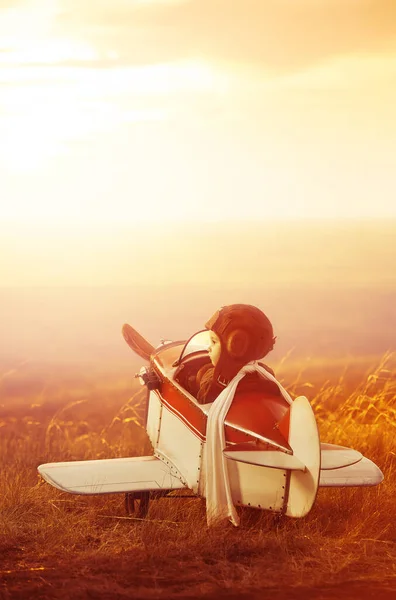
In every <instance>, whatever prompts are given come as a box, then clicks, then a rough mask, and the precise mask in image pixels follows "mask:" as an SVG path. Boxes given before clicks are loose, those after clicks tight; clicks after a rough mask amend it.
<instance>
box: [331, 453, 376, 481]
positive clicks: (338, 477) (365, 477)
mask: <svg viewBox="0 0 396 600" xmlns="http://www.w3.org/2000/svg"><path fill="white" fill-rule="evenodd" d="M383 478H384V476H383V474H382V471H381V470H380V469H379V468H378V467H377V465H376V464H374V463H373V462H372V461H371V460H370V459H368V458H366V457H364V456H363V457H362V458H361V459H360V460H359V461H358V462H356V463H354V464H352V465H348V466H347V467H341V468H338V469H327V470H324V471H321V472H320V480H319V485H320V487H358V486H368V485H378V484H379V483H381V481H382V480H383Z"/></svg>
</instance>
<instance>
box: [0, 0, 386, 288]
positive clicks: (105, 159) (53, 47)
mask: <svg viewBox="0 0 396 600" xmlns="http://www.w3.org/2000/svg"><path fill="white" fill-rule="evenodd" d="M395 106H396V3H395V2H394V0H298V1H296V0H232V1H231V0H195V1H193V0H111V1H109V0H106V1H105V0H84V2H81V1H80V0H78V1H77V0H16V1H12V0H0V250H1V253H2V255H3V256H5V255H7V253H9V252H10V248H11V249H12V256H15V247H18V248H20V251H21V252H22V253H24V255H26V256H27V255H28V254H29V252H30V248H32V247H34V248H35V255H36V256H37V255H40V253H41V254H42V255H43V256H44V255H46V256H48V254H50V253H51V251H52V250H51V249H52V247H53V244H54V238H57V236H58V233H59V232H60V233H59V235H61V236H63V238H64V239H67V240H68V243H69V248H71V247H73V248H72V250H70V251H71V252H73V253H74V255H75V256H77V257H78V256H79V252H80V250H81V249H83V245H82V242H81V237H83V238H84V244H86V243H87V239H89V240H91V245H93V246H94V247H97V248H99V247H100V239H101V236H102V233H103V231H105V232H106V237H108V235H111V232H112V231H117V228H119V227H123V228H124V229H125V228H126V229H129V230H130V231H131V232H136V231H137V230H140V229H141V228H143V229H144V228H146V229H147V228H148V227H149V226H151V225H154V226H156V227H157V228H158V227H159V228H160V227H163V226H165V227H171V226H172V224H174V223H187V224H189V225H190V227H193V228H195V229H197V228H198V229H199V224H200V223H203V222H207V221H211V222H214V223H216V222H222V223H224V222H226V221H228V220H231V221H234V222H236V223H237V222H240V221H246V222H251V221H253V222H260V221H263V222H269V221H272V220H275V221H278V222H279V221H286V220H298V221H304V222H305V221H307V220H313V219H352V218H357V219H372V218H380V219H386V220H389V219H394V218H395V217H396V201H395V198H396V118H395V110H394V107H395ZM76 231H77V233H76ZM81 231H83V232H84V234H83V235H82V236H81ZM78 240H80V241H78ZM10 244H11V245H10ZM55 245H56V244H55ZM101 251H102V253H103V247H102V248H101ZM76 260H77V259H76ZM24 265H25V267H26V268H25V269H24V270H25V275H24V274H23V269H21V268H19V270H18V271H17V273H18V274H17V276H15V272H14V275H12V273H13V265H12V263H8V265H7V269H6V270H5V272H3V273H2V274H1V275H2V282H3V283H4V282H5V283H7V282H13V283H15V282H17V283H23V282H24V281H31V279H32V275H31V272H30V273H28V272H27V271H28V270H29V269H28V266H29V262H28V261H27V262H26V261H25V262H24ZM48 273H49V271H48ZM33 279H34V278H33ZM42 279H43V278H41V279H40V281H41V280H42ZM44 280H45V278H44Z"/></svg>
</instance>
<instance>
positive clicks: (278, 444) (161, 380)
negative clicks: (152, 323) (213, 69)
mask: <svg viewBox="0 0 396 600" xmlns="http://www.w3.org/2000/svg"><path fill="white" fill-rule="evenodd" d="M123 335H124V338H125V340H126V341H127V343H128V344H129V346H130V347H131V348H132V349H133V350H134V351H135V352H137V353H138V354H139V356H140V357H141V358H143V359H145V360H149V367H142V369H141V370H140V373H139V374H138V375H137V376H138V377H139V378H140V381H141V383H142V384H143V385H146V386H147V388H148V391H149V392H148V398H147V406H146V430H147V434H148V436H149V438H150V441H151V444H152V446H153V449H154V453H153V455H152V456H142V457H133V458H115V459H114V458H113V459H104V460H88V461H73V462H60V463H48V464H43V465H40V466H39V467H38V471H39V473H40V475H41V476H42V477H43V478H44V479H45V480H46V481H47V482H48V483H50V484H51V485H53V486H55V487H56V488H58V489H59V490H62V491H64V492H69V493H71V494H113V493H124V494H125V504H126V509H127V511H128V513H131V512H133V511H135V513H136V515H137V516H138V517H139V518H143V517H145V516H146V514H147V511H148V507H149V500H150V497H151V498H158V497H161V496H166V495H169V494H170V492H172V491H174V490H181V489H183V488H188V489H189V490H191V492H192V493H193V494H195V495H197V496H201V497H204V495H205V494H204V464H205V462H204V458H205V448H206V422H207V413H208V411H209V409H210V406H211V404H199V403H198V402H197V400H196V398H194V397H193V396H192V395H191V394H190V393H189V392H188V391H187V390H186V388H185V383H186V381H187V380H188V378H189V377H190V376H191V375H193V374H196V373H197V370H198V369H199V368H200V367H201V366H202V365H203V364H204V363H205V362H206V361H208V352H207V349H208V346H209V331H208V330H204V331H199V332H198V333H196V334H194V335H193V336H192V337H191V338H190V339H189V340H188V341H187V342H162V343H161V345H160V346H158V347H157V348H154V347H153V346H152V345H151V344H149V343H148V342H147V341H146V340H145V339H144V338H143V337H142V336H140V335H139V334H138V333H137V332H136V331H135V330H134V329H133V328H132V327H131V326H130V325H124V327H123ZM224 427H225V440H226V447H225V449H224V454H225V456H226V458H227V464H228V472H229V479H230V484H231V490H232V499H233V503H234V505H235V506H250V507H256V508H258V509H264V510H269V511H272V512H274V513H278V514H281V515H283V514H285V515H287V516H290V517H303V516H305V515H306V514H307V513H308V512H309V511H310V510H311V508H312V506H313V504H314V502H315V498H316V495H317V491H318V487H332V486H339V487H348V486H373V485H377V484H379V483H380V482H381V481H382V480H383V474H382V472H381V471H380V469H379V468H378V467H377V465H375V464H374V463H373V462H372V461H371V460H369V459H368V458H365V457H364V456H362V454H361V453H360V452H358V451H357V450H353V449H351V448H346V447H343V446H336V445H333V444H327V443H321V442H320V440H319V433H318V428H317V424H316V420H315V416H314V413H313V411H312V408H311V406H310V404H309V402H308V400H307V399H306V398H305V397H303V396H300V397H298V398H296V399H295V400H294V401H293V403H292V404H291V405H289V404H288V403H286V402H285V401H284V400H283V398H282V397H280V396H276V397H275V396H274V397H273V398H268V397H266V398H263V397H260V394H259V393H257V392H254V393H253V392H251V393H249V394H246V395H245V396H244V397H242V398H241V397H237V396H236V397H235V398H234V401H233V403H232V405H231V407H230V409H229V411H228V414H227V416H226V419H225V423H224ZM173 495H174V494H172V496H173ZM136 500H137V501H138V502H137V503H136V504H135V501H136ZM135 509H136V510H135Z"/></svg>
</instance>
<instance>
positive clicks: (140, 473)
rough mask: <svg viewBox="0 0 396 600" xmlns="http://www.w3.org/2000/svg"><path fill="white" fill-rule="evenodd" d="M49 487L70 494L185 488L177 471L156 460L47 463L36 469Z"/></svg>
mask: <svg viewBox="0 0 396 600" xmlns="http://www.w3.org/2000/svg"><path fill="white" fill-rule="evenodd" d="M38 471H39V473H40V475H41V476H42V477H43V478H44V479H45V480H46V481H47V482H48V483H50V484H51V485H53V486H54V487H56V488H58V489H59V490H62V492H69V493H71V494H114V493H116V492H135V491H146V490H147V491H151V490H174V489H181V488H185V487H186V486H185V485H184V483H182V481H181V480H180V479H179V477H180V475H179V473H178V472H177V471H176V469H175V468H174V467H173V466H171V465H168V464H165V463H164V462H162V461H161V460H160V459H159V458H157V457H156V456H138V457H133V458H111V459H104V460H82V461H71V462H60V463H47V464H44V465H40V466H39V467H38Z"/></svg>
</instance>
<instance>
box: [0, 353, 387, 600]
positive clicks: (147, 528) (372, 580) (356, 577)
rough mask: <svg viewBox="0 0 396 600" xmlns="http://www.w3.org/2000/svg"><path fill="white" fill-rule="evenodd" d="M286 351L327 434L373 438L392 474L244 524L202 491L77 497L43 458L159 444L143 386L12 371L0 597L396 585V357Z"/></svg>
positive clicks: (294, 593) (288, 381)
mask: <svg viewBox="0 0 396 600" xmlns="http://www.w3.org/2000/svg"><path fill="white" fill-rule="evenodd" d="M287 363H288V361H284V362H283V364H280V365H278V375H279V377H280V379H282V381H283V382H284V383H285V385H287V387H288V389H289V390H291V392H292V394H293V395H298V394H302V393H303V394H305V395H307V396H308V397H309V398H310V399H311V402H312V404H313V407H314V410H315V412H316V415H317V418H318V422H319V427H320V431H321V438H322V439H323V440H325V441H328V442H332V443H339V444H345V445H349V446H352V447H355V448H357V449H359V450H361V451H362V452H363V453H364V454H365V455H366V456H367V457H369V458H371V459H373V460H374V461H375V462H376V463H377V464H378V465H379V466H380V468H381V469H382V470H383V472H384V475H385V480H384V482H383V483H382V484H381V485H380V486H378V487H375V488H352V489H335V490H333V489H321V490H320V492H319V495H318V499H317V503H316V504H315V506H314V508H313V510H312V511H311V513H310V514H309V515H308V516H307V517H306V518H304V519H301V520H292V519H287V518H285V519H284V520H283V521H281V522H277V521H276V520H275V519H274V517H273V516H272V515H271V514H268V513H263V512H260V511H243V512H242V525H241V527H240V528H239V529H235V528H233V527H232V526H231V525H230V526H229V527H226V528H224V529H208V528H207V527H206V525H205V510H204V505H203V503H202V501H201V500H200V499H195V498H185V499H181V498H174V499H169V498H163V499H160V500H154V501H152V502H151V505H150V510H149V514H148V518H147V519H146V520H137V519H133V518H128V517H127V516H126V515H125V512H124V506H123V497H122V496H117V495H112V496H102V497H79V496H71V495H68V494H63V493H61V492H59V491H57V490H56V489H54V488H52V487H51V486H49V485H47V484H44V483H42V482H41V481H39V479H38V477H37V472H36V467H37V465H38V464H40V463H42V462H49V461H52V460H69V459H84V458H87V459H88V458H104V457H113V456H127V455H141V454H144V453H150V452H151V450H150V445H149V443H148V441H147V438H146V434H145V432H144V430H143V429H142V427H141V425H140V423H141V418H142V411H143V401H144V390H143V389H142V388H139V387H138V386H136V384H135V383H134V382H133V380H132V376H126V375H125V373H124V372H123V373H118V374H117V373H116V372H115V371H113V372H112V373H100V372H92V373H82V372H78V371H76V372H74V373H73V372H63V373H59V372H56V373H55V372H54V371H50V370H48V369H43V370H41V371H40V370H39V369H38V367H32V366H30V367H29V366H27V365H23V366H21V367H20V368H18V369H16V370H15V371H14V372H9V373H5V374H3V377H2V379H0V393H1V405H0V434H1V437H0V475H1V479H0V598H4V599H9V598H13V599H14V598H101V599H103V598H116V599H117V598H120V599H121V598H193V597H194V598H195V597H200V598H209V597H213V598H217V597H222V596H223V595H224V596H227V598H228V599H230V598H241V599H243V598H256V597H257V598H263V597H265V595H266V592H267V593H268V594H269V595H270V596H271V598H275V599H277V598H291V599H293V598H329V599H330V598H340V597H342V598H355V597H373V598H380V599H381V598H391V597H393V594H394V593H396V571H395V562H396V523H395V500H394V498H395V492H396V473H395V466H396V454H395V443H394V439H395V433H396V418H395V417H396V409H395V397H396V365H395V356H394V355H392V354H387V355H385V356H383V357H382V358H381V359H380V360H378V361H377V364H376V365H375V366H370V365H368V364H359V365H358V366H356V365H354V364H353V363H350V364H349V366H348V367H347V368H345V369H343V370H342V371H341V375H340V370H339V368H338V367H337V368H334V365H326V363H325V362H323V363H318V364H307V365H305V366H301V365H300V367H299V369H296V368H295V367H296V365H293V366H292V367H291V364H289V365H288V364H287ZM296 372H297V373H298V375H297V377H295V376H294V374H295V373H296ZM132 373H133V371H132ZM292 374H293V376H292ZM131 389H133V394H132V396H130V390H131ZM128 398H129V399H128ZM370 593H372V596H369V595H368V594H370Z"/></svg>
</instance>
